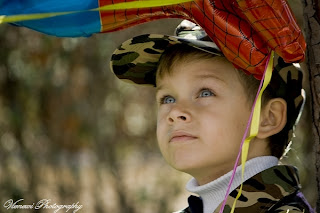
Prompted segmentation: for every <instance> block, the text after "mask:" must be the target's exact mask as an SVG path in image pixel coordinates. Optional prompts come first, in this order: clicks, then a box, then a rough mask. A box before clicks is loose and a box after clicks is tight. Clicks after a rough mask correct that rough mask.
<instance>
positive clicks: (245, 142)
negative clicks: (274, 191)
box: [219, 51, 274, 213]
mask: <svg viewBox="0 0 320 213" xmlns="http://www.w3.org/2000/svg"><path fill="white" fill-rule="evenodd" d="M273 57H274V52H273V51H271V53H270V55H269V58H268V60H267V64H266V68H265V72H264V74H263V77H262V79H261V82H260V86H259V89H258V92H257V95H256V98H255V100H254V102H253V106H252V109H251V114H250V117H249V121H248V124H247V127H246V131H245V133H244V135H243V138H242V141H241V144H240V150H239V153H238V156H237V159H236V162H235V164H234V168H233V173H232V176H231V178H230V181H229V185H228V188H227V192H226V195H225V198H224V201H223V203H222V205H221V208H220V211H219V213H223V210H224V207H225V205H226V202H227V199H228V196H229V192H230V188H231V185H232V182H233V179H234V176H235V172H236V169H237V166H238V163H239V159H240V155H241V185H240V189H239V191H238V194H237V196H236V198H235V200H234V202H233V205H232V209H231V211H230V213H233V212H234V210H235V206H236V203H237V200H238V199H239V197H240V196H241V192H242V187H243V180H244V171H245V164H246V161H247V158H248V152H249V146H250V141H251V140H252V139H253V138H254V137H256V136H257V134H258V131H259V123H260V112H261V99H262V94H263V92H264V90H265V89H266V87H267V86H268V84H269V83H270V80H271V76H272V70H273ZM249 127H250V135H249V136H248V137H247V138H246V135H247V134H248V131H249Z"/></svg>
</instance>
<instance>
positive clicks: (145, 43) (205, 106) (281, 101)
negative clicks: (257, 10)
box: [111, 21, 313, 213]
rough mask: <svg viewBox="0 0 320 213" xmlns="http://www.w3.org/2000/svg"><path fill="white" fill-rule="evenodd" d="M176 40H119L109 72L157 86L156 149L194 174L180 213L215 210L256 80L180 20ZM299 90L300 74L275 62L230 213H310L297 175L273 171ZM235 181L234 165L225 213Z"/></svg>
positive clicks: (294, 115)
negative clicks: (233, 208) (118, 46)
mask: <svg viewBox="0 0 320 213" xmlns="http://www.w3.org/2000/svg"><path fill="white" fill-rule="evenodd" d="M176 34H177V35H178V37H173V36H163V35H142V36H138V37H135V38H133V39H130V40H128V41H126V42H124V43H123V44H122V45H121V46H120V48H119V49H117V50H116V51H115V52H114V55H113V56H112V59H111V67H112V70H113V72H114V73H115V74H116V75H117V77H118V78H120V79H124V80H126V81H132V82H133V83H137V84H150V85H154V86H156V89H157V93H156V100H157V102H158V123H157V139H158V144H159V147H160V151H161V153H162V155H163V156H164V158H165V160H166V161H167V162H168V164H169V165H170V166H172V167H173V168H175V169H177V170H179V171H182V172H185V173H188V174H190V175H191V176H193V178H192V179H191V180H190V181H189V182H188V183H187V189H188V190H189V191H190V192H193V193H196V194H198V195H199V196H200V197H196V196H190V197H189V199H188V202H189V207H188V208H186V209H185V210H183V211H181V212H186V213H189V212H190V213H200V212H203V213H213V212H219V210H220V208H221V204H222V202H223V200H224V197H225V194H226V192H227V188H228V184H229V181H230V178H231V176H232V169H233V166H234V163H235V161H236V158H237V154H238V152H239V147H240V143H241V141H242V138H243V135H244V133H245V129H246V126H247V123H248V120H249V116H250V112H251V106H252V104H253V101H254V98H255V95H256V93H257V90H258V87H259V81H258V80H256V79H255V78H254V77H253V76H250V75H247V74H245V73H244V72H243V71H239V70H237V69H235V68H234V67H233V65H232V64H231V63H230V62H229V61H228V60H227V59H226V58H225V57H224V56H223V55H222V53H221V52H220V50H219V49H218V48H217V46H216V45H215V44H214V43H213V42H211V41H207V40H208V39H207V37H206V34H205V32H204V31H203V30H202V29H201V28H199V27H198V26H197V25H195V24H193V23H190V22H187V21H184V22H182V23H181V24H180V25H179V27H178V28H177V31H176ZM205 40H206V41H205ZM301 84H302V72H300V71H298V70H297V69H296V68H295V67H294V66H293V65H292V64H286V63H284V61H283V60H282V59H281V58H279V57H276V58H275V66H274V72H273V77H272V80H271V84H270V85H269V86H268V88H267V90H266V91H265V93H264V95H263V100H262V108H261V114H260V124H259V132H258V135H257V136H256V137H255V138H254V139H253V140H252V141H251V143H250V149H249V154H248V161H247V162H246V164H245V173H244V182H243V189H242V193H241V196H240V198H239V199H238V201H237V202H236V207H235V210H234V212H283V213H284V212H313V210H312V209H311V208H310V206H309V204H308V203H307V201H306V200H305V198H304V196H303V195H302V193H301V192H300V184H299V178H298V175H297V171H296V169H295V168H294V167H291V166H279V165H278V160H279V158H280V157H281V156H282V154H283V152H284V149H285V147H286V146H287V144H288V142H289V141H290V140H291V135H292V128H293V127H294V125H295V121H296V119H297V117H298V115H299V112H300V110H301V108H302V105H303V97H302V95H301V87H302V86H301ZM288 135H289V136H288ZM241 182H242V180H241V166H238V168H237V170H236V175H235V179H234V180H233V182H232V184H231V190H230V193H229V196H228V198H227V201H226V206H225V208H224V212H230V210H231V207H232V204H233V202H234V199H235V197H236V195H237V193H238V190H239V188H240V185H241Z"/></svg>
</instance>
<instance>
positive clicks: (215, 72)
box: [156, 56, 238, 88]
mask: <svg viewBox="0 0 320 213" xmlns="http://www.w3.org/2000/svg"><path fill="white" fill-rule="evenodd" d="M190 69H191V72H190ZM187 71H188V72H187ZM237 72H238V71H237V70H236V69H235V68H234V66H233V65H232V64H231V63H230V62H229V61H228V60H227V59H226V58H225V57H218V56H217V57H212V58H190V59H187V60H185V59H184V60H179V61H176V62H175V64H174V66H171V67H170V68H164V69H162V70H158V71H157V75H156V82H157V84H156V86H157V87H160V88H161V82H162V81H163V80H164V79H170V78H174V77H175V75H176V74H177V73H180V74H184V73H185V74H186V75H187V76H186V77H188V78H191V79H195V80H204V79H215V80H217V81H220V82H223V83H227V82H228V81H234V80H235V77H236V75H237Z"/></svg>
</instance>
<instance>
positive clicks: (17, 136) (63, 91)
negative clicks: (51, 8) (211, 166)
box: [0, 19, 316, 213]
mask: <svg viewBox="0 0 320 213" xmlns="http://www.w3.org/2000/svg"><path fill="white" fill-rule="evenodd" d="M179 22H180V20H176V19H170V20H161V21H154V22H151V23H147V24H143V25H140V26H138V27H133V28H130V29H126V30H123V31H120V32H115V33H108V34H99V35H94V36H92V37H90V38H55V37H52V36H46V35H42V34H40V33H38V32H34V31H31V30H29V29H25V28H19V27H13V26H10V25H2V26H0V162H1V163H0V204H1V206H0V212H32V211H28V210H6V209H5V208H4V207H3V204H4V203H5V202H6V201H7V200H8V199H13V200H18V199H20V198H23V199H24V201H23V202H21V203H20V204H32V203H34V202H37V201H39V200H41V199H51V201H52V203H57V204H72V203H76V202H78V201H79V203H80V204H82V205H83V208H82V209H81V210H80V211H79V212H86V213H100V212H101V213H102V212H103V213H109V212H110V213H111V212H112V213H150V212H152V213H164V212H172V211H176V210H179V209H182V208H184V207H185V206H186V205H187V201H186V200H187V197H188V196H189V194H188V192H186V191H185V189H184V187H185V184H186V182H187V180H188V179H189V178H190V177H189V176H188V175H186V174H181V173H180V172H177V171H174V170H173V169H171V168H170V167H169V166H167V165H166V163H165V162H164V160H163V159H162V157H161V154H160V152H159V150H158V147H157V144H156V138H155V129H156V126H155V125H156V112H155V110H156V107H155V104H154V102H155V101H154V89H153V88H151V87H137V86H134V85H129V84H126V83H123V82H121V81H119V80H118V79H116V78H115V77H114V76H113V74H112V73H111V72H110V70H109V59H110V56H111V53H112V52H113V50H114V49H115V48H116V47H117V46H118V45H119V44H120V43H121V42H123V41H124V40H126V39H129V38H131V37H132V36H135V35H139V34H142V33H165V34H172V32H173V31H174V28H175V27H176V26H177V25H178V23H179ZM307 81H308V78H306V88H307V92H308V82H307ZM308 95H309V93H308ZM309 97H310V96H309ZM309 109H310V99H308V102H307V106H306V109H305V111H304V113H303V118H302V120H301V122H300V125H299V127H298V129H297V131H296V132H297V137H296V138H295V139H294V143H293V144H294V145H293V147H292V150H291V151H290V152H289V154H288V156H287V157H286V158H285V159H283V162H284V163H291V164H294V165H296V166H297V167H298V169H299V170H300V174H301V181H302V185H303V187H304V188H303V192H304V193H305V195H306V197H307V199H308V200H309V201H310V202H311V204H312V205H313V206H314V205H315V201H316V190H315V189H316V187H315V173H314V168H315V163H314V162H315V161H314V151H313V150H312V138H311V133H310V132H311V118H310V110H309ZM37 212H53V211H52V210H46V211H43V210H38V211H37ZM60 212H64V211H63V210H60Z"/></svg>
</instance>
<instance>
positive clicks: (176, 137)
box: [169, 131, 198, 143]
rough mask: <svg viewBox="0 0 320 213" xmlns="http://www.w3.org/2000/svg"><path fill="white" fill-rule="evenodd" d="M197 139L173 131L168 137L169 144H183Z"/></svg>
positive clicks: (181, 132) (185, 133) (184, 133)
mask: <svg viewBox="0 0 320 213" xmlns="http://www.w3.org/2000/svg"><path fill="white" fill-rule="evenodd" d="M197 138H198V137H196V136H194V135H192V134H190V133H187V132H184V131H174V132H173V133H172V134H171V135H170V140H169V143H171V142H184V141H190V140H194V139H197Z"/></svg>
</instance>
